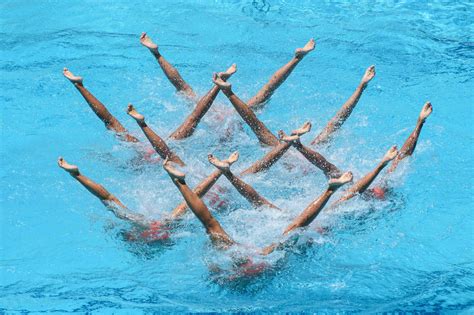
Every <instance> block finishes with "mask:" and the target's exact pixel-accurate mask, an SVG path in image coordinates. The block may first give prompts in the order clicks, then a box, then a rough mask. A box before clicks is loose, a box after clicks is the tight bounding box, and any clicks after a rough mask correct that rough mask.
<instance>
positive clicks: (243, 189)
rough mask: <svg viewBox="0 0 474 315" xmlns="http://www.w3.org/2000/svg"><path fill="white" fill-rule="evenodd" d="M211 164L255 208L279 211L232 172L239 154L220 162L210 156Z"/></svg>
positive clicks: (233, 154)
mask: <svg viewBox="0 0 474 315" xmlns="http://www.w3.org/2000/svg"><path fill="white" fill-rule="evenodd" d="M208 159H209V162H210V163H211V164H212V165H214V166H215V167H216V168H217V169H218V170H220V171H221V172H222V173H223V174H224V176H225V177H226V178H227V179H228V180H229V182H230V183H231V184H232V185H233V186H234V187H235V189H237V191H238V192H239V193H240V194H241V195H242V196H243V197H244V198H245V199H247V200H248V201H249V202H250V203H251V204H252V205H254V206H255V207H260V206H268V207H270V208H273V209H279V208H278V207H277V206H275V205H273V204H272V203H271V202H269V201H268V200H266V199H265V198H263V197H262V196H260V194H259V193H258V192H257V191H256V190H255V189H253V187H252V186H250V185H249V184H247V183H246V182H244V181H243V180H242V179H240V178H239V177H237V176H235V175H234V174H233V173H232V171H231V170H230V166H231V165H232V164H234V163H235V162H236V161H237V160H238V159H239V153H238V152H234V153H232V154H231V155H230V156H229V158H228V159H227V160H223V161H221V160H218V159H217V158H216V157H214V156H213V155H212V154H209V156H208Z"/></svg>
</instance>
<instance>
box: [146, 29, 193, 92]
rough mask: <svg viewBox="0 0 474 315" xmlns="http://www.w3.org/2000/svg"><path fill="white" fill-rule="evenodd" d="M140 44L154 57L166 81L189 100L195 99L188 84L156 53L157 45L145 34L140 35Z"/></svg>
mask: <svg viewBox="0 0 474 315" xmlns="http://www.w3.org/2000/svg"><path fill="white" fill-rule="evenodd" d="M140 43H141V44H142V45H143V46H145V47H146V48H148V49H149V50H150V52H151V54H152V55H153V56H154V57H155V59H156V61H158V64H159V65H160V67H161V69H162V70H163V72H164V73H165V75H166V77H167V78H168V80H169V81H170V82H171V84H173V85H174V87H175V88H176V90H178V91H179V92H182V93H183V94H184V95H186V96H187V97H189V98H195V97H196V94H195V93H194V91H193V89H192V88H191V86H190V85H189V84H187V83H186V82H185V81H184V80H183V78H182V77H181V75H180V74H179V72H178V70H176V68H175V67H173V66H172V65H171V64H170V63H169V62H168V61H167V60H166V59H165V58H164V57H163V56H162V55H161V54H160V52H159V51H158V45H156V44H155V43H154V42H153V41H152V40H151V38H150V37H148V36H147V34H146V33H142V35H141V36H140Z"/></svg>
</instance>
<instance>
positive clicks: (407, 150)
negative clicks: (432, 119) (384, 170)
mask: <svg viewBox="0 0 474 315" xmlns="http://www.w3.org/2000/svg"><path fill="white" fill-rule="evenodd" d="M432 111H433V106H432V105H431V103H430V102H426V103H425V105H423V108H422V109H421V112H420V115H419V116H418V121H417V122H416V126H415V129H414V130H413V131H412V133H411V134H410V136H409V137H408V139H407V140H406V141H405V143H404V144H403V147H402V148H401V149H400V152H399V153H398V155H397V156H396V157H395V159H394V160H393V162H392V165H391V166H390V168H389V169H388V171H389V172H393V171H394V170H395V169H396V168H397V166H398V163H400V161H401V160H403V159H404V158H406V157H407V156H411V155H412V154H413V152H414V151H415V148H416V144H417V142H418V138H419V137H420V133H421V128H423V125H424V124H425V121H426V118H428V116H429V115H430V114H431V112H432Z"/></svg>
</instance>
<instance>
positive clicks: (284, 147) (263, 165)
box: [241, 122, 311, 175]
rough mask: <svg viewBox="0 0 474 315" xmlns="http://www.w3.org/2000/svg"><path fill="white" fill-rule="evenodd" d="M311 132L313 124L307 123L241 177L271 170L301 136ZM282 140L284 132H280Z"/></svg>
mask: <svg viewBox="0 0 474 315" xmlns="http://www.w3.org/2000/svg"><path fill="white" fill-rule="evenodd" d="M310 130H311V123H310V122H306V123H304V124H303V126H302V127H301V128H300V129H297V130H293V132H292V133H291V136H290V137H286V138H285V140H287V141H282V142H280V143H279V144H278V145H277V146H276V147H274V148H273V149H272V150H271V151H270V152H268V153H267V154H266V155H265V156H264V157H263V158H262V159H260V160H258V161H257V162H255V163H253V164H252V165H251V166H250V167H249V168H247V169H246V170H245V171H243V172H242V173H241V175H246V174H255V173H258V172H261V171H264V170H267V169H269V168H270V167H271V166H272V165H273V164H275V163H276V162H277V161H278V160H279V159H280V158H281V157H282V156H283V155H284V154H285V153H286V151H288V149H289V148H290V146H291V145H292V144H293V142H294V141H296V140H297V139H298V138H299V137H300V136H302V135H303V134H305V133H307V132H309V131H310ZM279 135H280V139H281V137H282V136H283V135H284V133H283V131H281V130H280V132H279Z"/></svg>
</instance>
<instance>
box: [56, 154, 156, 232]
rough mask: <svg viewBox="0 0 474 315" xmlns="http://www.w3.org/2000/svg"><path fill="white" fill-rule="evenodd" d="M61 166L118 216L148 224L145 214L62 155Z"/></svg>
mask: <svg viewBox="0 0 474 315" xmlns="http://www.w3.org/2000/svg"><path fill="white" fill-rule="evenodd" d="M58 165H59V167H60V168H62V169H63V170H65V171H66V172H68V173H69V174H70V175H71V176H72V177H74V179H76V180H77V181H78V182H79V183H81V184H82V186H84V187H85V188H86V189H87V190H88V191H89V192H91V193H92V194H93V195H94V196H96V197H97V198H99V200H100V201H101V202H102V203H103V204H104V205H105V206H106V207H107V209H108V210H110V211H111V212H112V213H113V214H114V215H115V216H116V217H117V218H119V219H123V220H127V221H130V222H133V223H136V224H139V225H141V226H147V220H146V219H145V217H144V216H142V215H140V214H137V213H133V212H131V211H130V210H129V209H127V207H126V206H125V205H124V204H123V203H122V202H121V201H120V200H119V199H118V198H117V197H115V196H114V195H112V194H111V193H110V192H108V191H107V189H105V188H104V187H103V186H102V185H100V184H97V183H96V182H94V181H92V180H91V179H89V178H88V177H86V176H84V175H82V174H81V173H80V172H79V168H78V167H77V166H75V165H71V164H68V163H67V162H66V161H65V160H64V159H63V158H62V157H60V158H59V159H58Z"/></svg>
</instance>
